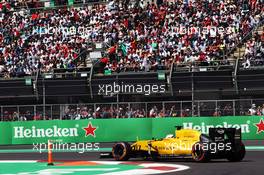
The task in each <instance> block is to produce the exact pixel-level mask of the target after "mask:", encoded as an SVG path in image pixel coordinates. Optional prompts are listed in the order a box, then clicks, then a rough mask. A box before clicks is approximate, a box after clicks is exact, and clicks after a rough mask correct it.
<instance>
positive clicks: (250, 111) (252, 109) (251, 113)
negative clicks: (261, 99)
mask: <svg viewBox="0 0 264 175" xmlns="http://www.w3.org/2000/svg"><path fill="white" fill-rule="evenodd" d="M248 112H249V115H256V114H257V110H256V104H252V105H251V108H250V109H249V110H248Z"/></svg>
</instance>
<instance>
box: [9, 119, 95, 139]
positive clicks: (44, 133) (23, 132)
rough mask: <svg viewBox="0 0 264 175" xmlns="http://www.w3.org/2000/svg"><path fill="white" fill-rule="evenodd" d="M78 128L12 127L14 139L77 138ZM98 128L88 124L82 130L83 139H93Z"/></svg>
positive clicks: (55, 126) (54, 126)
mask: <svg viewBox="0 0 264 175" xmlns="http://www.w3.org/2000/svg"><path fill="white" fill-rule="evenodd" d="M78 127H79V125H76V126H75V127H73V128H61V127H58V126H57V125H53V126H51V127H49V128H37V127H36V126H34V125H33V126H31V128H25V127H24V126H15V127H14V138H43V137H48V138H49V137H78V136H79V134H78ZM97 128H98V127H94V126H93V125H92V123H91V122H89V124H88V126H87V127H83V128H82V129H83V130H84V131H85V137H88V136H93V137H95V130H96V129H97Z"/></svg>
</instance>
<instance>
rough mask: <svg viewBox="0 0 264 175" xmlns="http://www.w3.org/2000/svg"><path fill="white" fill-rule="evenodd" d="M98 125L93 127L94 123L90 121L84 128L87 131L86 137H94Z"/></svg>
mask: <svg viewBox="0 0 264 175" xmlns="http://www.w3.org/2000/svg"><path fill="white" fill-rule="evenodd" d="M97 128H98V127H93V125H92V123H91V122H89V124H88V126H87V127H84V128H83V130H84V131H85V137H87V136H89V135H91V136H93V137H95V133H94V131H95V130H96V129H97Z"/></svg>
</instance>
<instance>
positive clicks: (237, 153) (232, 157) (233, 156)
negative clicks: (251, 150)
mask: <svg viewBox="0 0 264 175" xmlns="http://www.w3.org/2000/svg"><path fill="white" fill-rule="evenodd" d="M245 155H246V148H245V145H244V144H243V143H241V145H240V147H239V148H237V149H236V150H234V151H232V152H230V154H228V156H227V160H229V161H231V162H239V161H241V160H243V159H244V157H245Z"/></svg>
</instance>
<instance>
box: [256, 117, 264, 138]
mask: <svg viewBox="0 0 264 175" xmlns="http://www.w3.org/2000/svg"><path fill="white" fill-rule="evenodd" d="M255 126H256V127H257V128H258V130H257V134H260V133H261V132H264V122H263V120H262V119H260V121H259V123H255Z"/></svg>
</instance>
